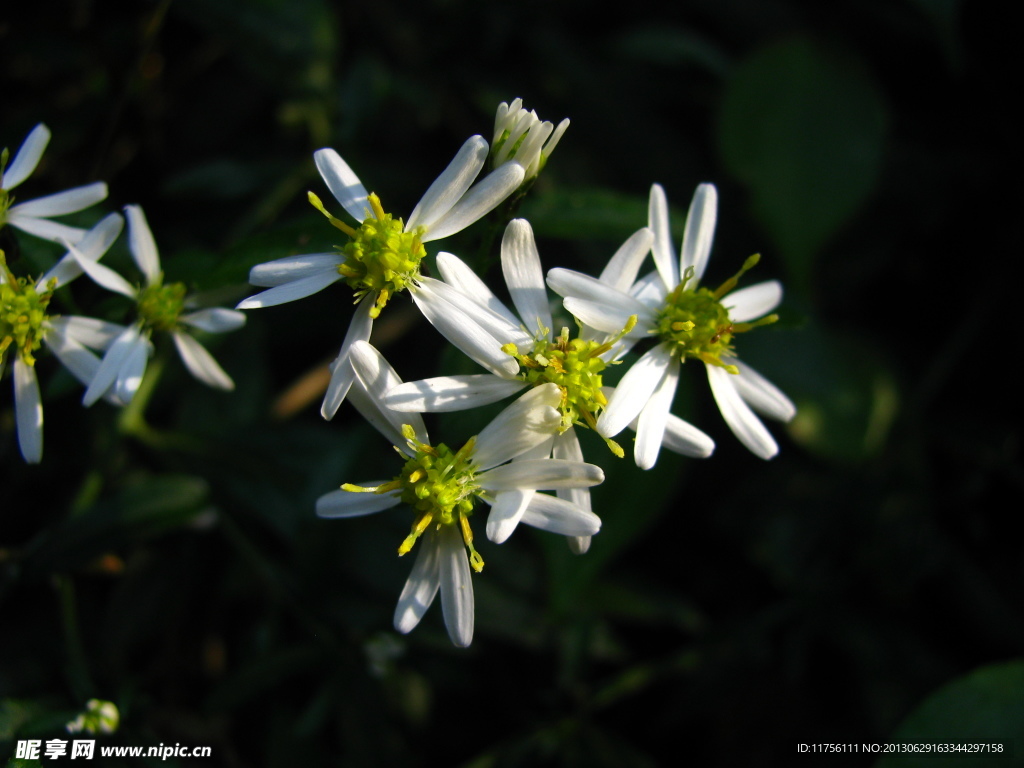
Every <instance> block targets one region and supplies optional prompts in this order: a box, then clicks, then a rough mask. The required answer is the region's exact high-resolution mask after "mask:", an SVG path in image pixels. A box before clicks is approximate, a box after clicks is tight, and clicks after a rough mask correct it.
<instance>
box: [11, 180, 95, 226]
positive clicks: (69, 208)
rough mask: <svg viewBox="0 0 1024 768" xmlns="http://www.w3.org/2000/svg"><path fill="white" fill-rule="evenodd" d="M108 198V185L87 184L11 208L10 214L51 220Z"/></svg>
mask: <svg viewBox="0 0 1024 768" xmlns="http://www.w3.org/2000/svg"><path fill="white" fill-rule="evenodd" d="M106 196H107V185H106V184H104V183H103V182H102V181H97V182H95V183H93V184H86V185H85V186H83V187H74V188H73V189H66V190H64V191H63V192H57V193H55V194H53V195H47V196H46V197H37V198H36V199H35V200H29V201H27V202H24V203H19V204H18V205H14V206H11V209H10V214H12V215H16V216H28V217H30V218H49V217H50V216H63V215H64V214H66V213H75V212H76V211H82V210H85V209H86V208H88V207H89V206H91V205H96V203H98V202H100V201H101V200H103V199H104V198H105V197H106Z"/></svg>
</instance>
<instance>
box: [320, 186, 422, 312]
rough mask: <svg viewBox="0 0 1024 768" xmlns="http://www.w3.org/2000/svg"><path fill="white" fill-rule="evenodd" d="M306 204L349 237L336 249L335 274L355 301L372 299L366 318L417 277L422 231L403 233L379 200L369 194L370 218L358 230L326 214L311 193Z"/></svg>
mask: <svg viewBox="0 0 1024 768" xmlns="http://www.w3.org/2000/svg"><path fill="white" fill-rule="evenodd" d="M309 201H310V203H312V204H313V206H314V207H315V208H316V209H317V210H318V211H320V212H321V213H323V214H324V215H325V216H326V217H327V218H328V220H329V221H330V222H331V224H333V225H334V226H335V227H337V228H338V229H340V230H341V231H342V232H344V233H345V234H347V235H348V236H349V237H350V238H351V240H350V241H349V242H348V243H347V244H345V245H343V246H340V247H339V250H340V251H341V253H342V254H343V255H344V257H345V261H344V262H342V263H341V264H339V265H338V273H339V274H341V276H342V277H344V278H345V282H346V283H348V284H349V286H350V287H351V288H352V289H353V290H354V291H355V293H356V300H357V301H359V300H360V299H362V298H363V297H364V296H366V295H367V294H369V295H371V296H373V297H374V299H373V303H374V306H373V307H372V308H371V309H370V317H374V318H375V317H377V316H378V315H379V314H380V311H381V310H382V309H383V308H384V306H385V305H386V304H387V303H388V300H389V299H390V298H391V297H392V296H394V295H395V294H396V293H401V292H402V291H404V290H405V289H406V288H407V287H408V286H409V283H411V282H413V281H415V280H417V279H418V278H419V276H420V262H421V261H423V257H424V256H426V255H427V251H426V249H425V248H424V247H423V242H422V238H423V233H424V230H423V228H422V227H417V228H416V229H414V230H412V231H411V232H406V231H405V225H404V223H403V222H402V220H401V219H396V218H394V217H393V216H392V215H391V214H390V213H385V212H384V208H383V206H382V205H381V203H380V198H379V197H377V195H376V194H372V193H371V194H370V195H368V196H367V201H368V202H369V203H370V208H371V210H372V213H373V215H372V216H370V217H368V218H366V219H365V220H364V221H363V223H362V224H361V225H360V226H359V228H358V229H355V228H353V227H350V226H349V225H348V224H345V223H344V222H343V221H341V220H340V219H337V218H335V217H334V216H332V215H331V214H330V213H328V212H327V210H326V209H325V208H324V206H323V204H322V203H321V202H320V199H319V198H318V197H317V196H316V195H314V194H313V193H309Z"/></svg>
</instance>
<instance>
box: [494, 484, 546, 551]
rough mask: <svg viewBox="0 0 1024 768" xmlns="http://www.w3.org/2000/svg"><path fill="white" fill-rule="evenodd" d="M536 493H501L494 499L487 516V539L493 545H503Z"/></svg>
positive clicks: (526, 491)
mask: <svg viewBox="0 0 1024 768" xmlns="http://www.w3.org/2000/svg"><path fill="white" fill-rule="evenodd" d="M535 493H536V491H528V490H525V491H524V490H514V491H503V492H502V493H499V494H498V495H497V496H495V498H494V503H493V504H492V505H491V511H490V514H488V515H487V538H488V539H490V540H491V541H493V542H494V543H495V544H503V543H504V542H505V541H507V540H508V537H509V536H511V535H512V532H513V531H514V530H515V529H516V526H517V525H519V519H520V518H521V517H522V516H523V512H525V511H526V506H527V504H529V503H530V500H531V499H533V496H534V494H535Z"/></svg>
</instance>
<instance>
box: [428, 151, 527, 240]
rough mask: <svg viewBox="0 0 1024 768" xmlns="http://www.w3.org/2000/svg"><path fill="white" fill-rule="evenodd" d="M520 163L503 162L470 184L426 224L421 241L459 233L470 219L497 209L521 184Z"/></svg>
mask: <svg viewBox="0 0 1024 768" xmlns="http://www.w3.org/2000/svg"><path fill="white" fill-rule="evenodd" d="M524 173H525V172H524V171H523V166H521V165H519V163H505V164H504V165H502V166H500V167H499V168H496V169H495V170H493V171H491V172H490V173H489V174H488V175H487V176H485V177H484V179H483V180H482V181H481V182H480V183H478V184H476V185H474V186H473V187H472V188H471V189H470V190H469V191H468V192H467V193H466V194H465V195H464V196H463V197H462V199H461V200H459V202H457V203H456V204H455V206H454V207H453V208H452V209H451V210H450V211H448V213H447V214H445V215H444V216H442V217H441V219H440V220H439V221H437V222H435V223H434V224H432V225H431V226H430V228H429V229H428V230H427V234H426V236H425V237H424V238H423V241H424V242H430V241H431V240H440V239H441V238H442V237H448V236H449V235H454V234H455V233H456V232H461V231H462V230H464V229H465V228H466V227H468V226H469V225H470V224H472V223H473V222H475V221H477V220H478V219H481V218H483V217H484V216H486V215H487V214H488V213H490V212H491V211H493V210H494V209H495V208H497V207H498V206H499V205H500V204H501V203H502V201H504V200H505V198H507V197H508V196H509V195H511V194H512V193H513V192H514V191H515V190H516V189H517V188H518V187H519V185H520V184H522V183H523V175H524Z"/></svg>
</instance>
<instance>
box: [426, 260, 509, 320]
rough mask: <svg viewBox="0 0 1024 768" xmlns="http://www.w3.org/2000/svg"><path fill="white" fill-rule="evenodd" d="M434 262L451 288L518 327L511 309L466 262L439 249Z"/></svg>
mask: <svg viewBox="0 0 1024 768" xmlns="http://www.w3.org/2000/svg"><path fill="white" fill-rule="evenodd" d="M436 263H437V268H438V271H440V273H441V278H442V279H443V280H444V281H445V282H446V283H448V285H450V286H451V287H452V288H454V289H455V290H457V291H458V292H459V293H461V294H462V295H463V296H465V297H466V298H468V299H471V300H472V301H475V302H476V303H477V304H479V305H480V306H482V307H486V308H487V309H489V310H491V311H492V312H495V313H497V314H499V315H501V316H502V317H503V318H505V319H506V320H507V321H508V323H509V325H511V326H515V327H518V326H519V325H520V321H519V318H518V317H516V316H515V315H514V314H512V310H510V309H509V308H508V307H506V306H505V305H504V304H503V303H502V302H501V301H500V300H499V299H498V297H497V296H495V295H494V294H493V293H492V292H491V289H490V288H488V287H487V284H486V283H485V282H484V281H483V280H481V279H480V278H479V277H477V274H476V272H474V271H473V270H472V269H470V268H469V267H468V266H467V265H466V262H464V261H463V260H462V259H460V258H459V257H458V256H455V255H454V254H451V253H446V252H445V251H441V253H439V254H437V257H436Z"/></svg>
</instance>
